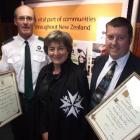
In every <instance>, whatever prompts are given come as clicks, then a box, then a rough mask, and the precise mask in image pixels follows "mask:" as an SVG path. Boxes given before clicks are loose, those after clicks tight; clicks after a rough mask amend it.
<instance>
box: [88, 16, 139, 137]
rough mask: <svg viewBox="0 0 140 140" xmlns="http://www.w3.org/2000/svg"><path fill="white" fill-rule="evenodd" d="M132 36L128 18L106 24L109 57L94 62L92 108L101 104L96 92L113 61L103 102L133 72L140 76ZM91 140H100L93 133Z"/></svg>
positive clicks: (115, 19) (103, 56) (113, 20)
mask: <svg viewBox="0 0 140 140" xmlns="http://www.w3.org/2000/svg"><path fill="white" fill-rule="evenodd" d="M132 36H133V28H132V25H131V23H130V22H129V21H128V20H127V19H126V18H123V17H116V18H114V19H112V20H111V21H110V22H108V23H107V24H106V40H105V42H106V43H105V45H106V46H107V47H108V48H107V49H108V55H101V56H99V57H97V58H96V59H95V61H94V66H93V70H92V79H91V85H90V90H91V93H92V97H91V108H94V107H95V106H96V105H97V104H99V103H100V102H98V103H97V101H96V100H95V98H94V96H95V95H96V92H95V91H96V88H97V87H98V85H99V83H100V82H101V80H102V79H103V77H104V76H105V75H106V73H107V72H108V70H109V69H110V68H111V66H110V64H111V62H112V61H116V62H117V65H116V68H115V72H114V75H113V78H112V80H111V82H110V84H109V87H108V89H107V91H106V92H105V94H104V96H103V98H102V100H101V102H102V101H103V100H104V99H106V98H108V97H109V96H110V95H111V94H112V91H113V90H114V89H115V88H116V87H118V86H119V85H120V84H121V83H122V82H123V81H124V80H125V79H126V78H127V77H129V76H130V75H131V74H132V73H133V72H136V73H138V74H140V59H139V58H138V57H136V56H135V55H133V54H132V53H131V52H130V44H131V41H132ZM91 140H98V138H97V137H96V135H95V133H93V132H92V131H91Z"/></svg>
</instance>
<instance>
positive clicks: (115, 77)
mask: <svg viewBox="0 0 140 140" xmlns="http://www.w3.org/2000/svg"><path fill="white" fill-rule="evenodd" d="M129 55H130V52H129V53H127V54H126V55H125V56H123V57H121V58H119V59H117V60H113V59H112V58H111V56H109V58H108V60H107V62H106V63H105V65H104V68H103V69H102V71H101V73H100V75H99V77H98V79H97V84H96V88H97V86H98V84H99V83H100V81H101V80H102V78H103V77H104V76H105V74H106V73H107V72H108V71H109V69H110V68H111V62H112V61H116V62H117V65H116V68H115V72H114V75H113V77H112V80H111V83H110V85H109V87H108V89H107V91H106V93H105V95H104V97H103V100H104V99H106V98H107V97H109V96H110V95H111V93H112V92H113V90H114V89H115V86H116V84H117V82H118V80H119V78H120V76H121V73H122V71H123V69H124V67H125V65H126V62H127V60H128V57H129Z"/></svg>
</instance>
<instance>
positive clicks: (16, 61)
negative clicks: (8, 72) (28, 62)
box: [7, 56, 22, 70]
mask: <svg viewBox="0 0 140 140" xmlns="http://www.w3.org/2000/svg"><path fill="white" fill-rule="evenodd" d="M21 61H22V60H21V57H20V56H10V57H9V58H8V60H7V62H8V64H9V66H10V68H14V69H15V70H17V69H18V68H20V67H21Z"/></svg>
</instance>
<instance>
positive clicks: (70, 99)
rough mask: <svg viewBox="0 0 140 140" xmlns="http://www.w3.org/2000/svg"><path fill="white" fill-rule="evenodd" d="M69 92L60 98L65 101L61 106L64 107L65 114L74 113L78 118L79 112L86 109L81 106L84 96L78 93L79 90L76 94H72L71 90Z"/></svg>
mask: <svg viewBox="0 0 140 140" xmlns="http://www.w3.org/2000/svg"><path fill="white" fill-rule="evenodd" d="M67 92H68V95H65V96H63V98H62V99H60V100H61V101H62V103H63V105H62V106H60V108H62V109H63V111H64V112H65V114H67V117H68V116H69V115H71V114H72V115H74V116H75V117H76V118H77V115H78V114H79V112H80V110H81V109H84V108H83V107H82V106H81V102H82V100H83V98H81V96H80V95H78V92H77V93H75V94H74V95H72V94H71V93H70V92H69V91H67Z"/></svg>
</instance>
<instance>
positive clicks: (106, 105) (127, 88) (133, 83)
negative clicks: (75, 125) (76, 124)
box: [86, 73, 140, 140]
mask: <svg viewBox="0 0 140 140" xmlns="http://www.w3.org/2000/svg"><path fill="white" fill-rule="evenodd" d="M139 88H140V77H139V76H138V75H137V74H136V73H133V74H132V75H131V76H130V77H129V78H128V79H127V80H126V81H125V82H124V83H122V85H121V86H120V87H118V88H117V89H116V90H115V91H114V94H113V95H112V96H110V97H109V98H108V99H107V100H106V101H104V102H103V103H102V104H100V105H99V106H98V107H97V108H95V109H93V110H92V111H91V112H89V113H88V114H87V116H86V118H87V120H88V122H89V123H90V125H91V126H92V128H93V129H94V130H95V132H96V133H97V135H98V137H99V138H100V139H102V140H132V139H136V137H138V136H139V135H140V102H138V100H139V99H140V94H139V93H138V91H140V90H139Z"/></svg>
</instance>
